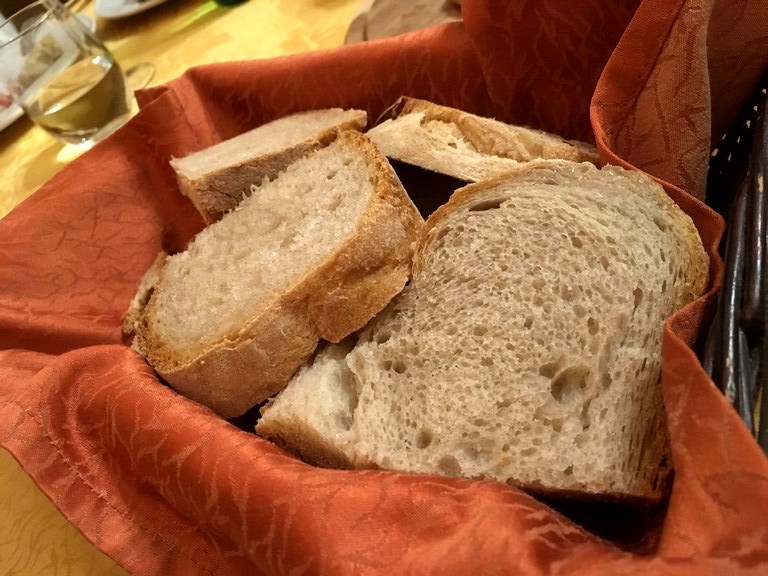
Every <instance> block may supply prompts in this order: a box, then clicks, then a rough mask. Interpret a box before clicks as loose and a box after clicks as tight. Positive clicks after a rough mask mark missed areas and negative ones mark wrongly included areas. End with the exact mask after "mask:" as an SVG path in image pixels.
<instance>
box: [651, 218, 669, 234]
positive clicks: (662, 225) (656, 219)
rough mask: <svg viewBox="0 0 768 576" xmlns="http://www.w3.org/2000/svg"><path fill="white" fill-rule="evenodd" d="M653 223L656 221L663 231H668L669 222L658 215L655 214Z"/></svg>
mask: <svg viewBox="0 0 768 576" xmlns="http://www.w3.org/2000/svg"><path fill="white" fill-rule="evenodd" d="M653 223H654V224H656V226H657V227H658V228H659V230H661V231H662V232H666V231H667V223H666V222H664V221H663V220H662V219H661V218H659V217H658V216H655V217H654V218H653Z"/></svg>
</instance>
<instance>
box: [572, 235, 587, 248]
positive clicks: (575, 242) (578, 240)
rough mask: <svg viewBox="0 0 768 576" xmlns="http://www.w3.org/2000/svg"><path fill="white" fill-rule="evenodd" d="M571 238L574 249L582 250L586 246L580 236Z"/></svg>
mask: <svg viewBox="0 0 768 576" xmlns="http://www.w3.org/2000/svg"><path fill="white" fill-rule="evenodd" d="M570 238H571V244H573V247H574V248H582V247H583V246H584V242H583V241H582V240H581V238H579V237H578V236H571V237H570Z"/></svg>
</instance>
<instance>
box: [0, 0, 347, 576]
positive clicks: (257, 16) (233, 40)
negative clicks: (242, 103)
mask: <svg viewBox="0 0 768 576" xmlns="http://www.w3.org/2000/svg"><path fill="white" fill-rule="evenodd" d="M86 1H87V0H86ZM80 5H81V8H80V9H79V11H80V12H82V13H84V14H87V15H89V16H92V17H95V16H94V11H93V6H92V5H90V4H88V3H86V4H85V5H84V6H83V5H82V4H80ZM360 6H361V2H360V0H250V1H247V2H245V3H242V4H239V5H236V6H233V7H227V8H224V7H220V6H218V5H217V4H215V3H214V2H213V0H168V2H166V3H165V4H162V5H160V6H157V7H155V8H152V9H151V10H148V11H146V12H143V13H141V14H137V15H134V16H131V17H128V18H124V19H120V20H104V19H99V18H96V24H97V28H96V32H97V34H98V35H99V36H100V37H101V38H102V40H104V42H105V43H106V44H107V46H108V47H109V48H110V49H111V50H112V52H113V53H114V54H115V57H116V58H117V60H118V62H120V64H121V65H122V66H123V67H124V68H128V67H130V66H133V65H135V64H138V63H141V62H145V61H150V62H152V63H153V64H154V65H155V68H156V72H155V76H154V78H153V80H152V81H151V85H157V84H162V83H165V82H167V81H169V80H172V79H173V78H175V77H177V76H179V75H180V74H181V73H182V72H184V70H186V69H187V68H189V67H191V66H195V65H198V64H206V63H211V62H222V61H230V60H247V59H255V58H268V57H274V56H280V55H286V54H295V53H299V52H307V51H311V50H318V49H323V48H330V47H334V46H340V45H341V44H342V43H343V42H344V36H345V34H346V31H347V28H348V27H349V24H350V23H351V22H352V20H353V19H354V17H355V16H356V14H357V13H358V11H359V9H360ZM72 157H73V156H72V154H71V147H66V146H64V145H63V144H61V143H59V142H57V141H55V140H54V139H53V138H52V137H51V136H49V135H48V134H46V133H45V132H43V130H41V129H40V128H38V127H36V126H34V125H32V123H31V122H30V121H29V120H28V119H26V117H24V118H21V119H20V120H18V121H17V122H15V123H14V124H12V125H11V126H10V127H8V128H6V129H5V130H3V131H2V132H0V166H2V170H1V171H0V182H1V183H2V184H1V185H0V218H2V217H4V216H5V215H6V214H8V212H10V211H11V210H13V208H14V207H16V206H17V205H18V204H19V203H21V202H22V201H24V200H25V199H26V198H27V197H29V196H30V195H31V194H33V193H34V192H35V190H37V188H38V187H39V186H40V185H41V184H43V183H44V182H46V181H47V180H48V179H49V178H51V177H52V176H53V175H54V174H56V173H57V172H58V171H59V170H61V168H62V167H64V166H65V165H66V164H67V162H68V161H70V160H71V159H72ZM0 574H35V575H46V574H69V575H70V576H77V575H85V574H94V575H114V574H125V572H124V571H123V570H122V569H121V568H120V567H119V566H117V565H116V564H115V563H114V562H112V560H110V559H109V558H108V557H106V556H105V555H104V554H102V553H101V552H100V551H98V550H97V549H96V548H95V547H94V546H92V545H91V544H90V543H89V542H88V541H87V540H86V539H85V538H84V537H83V536H82V535H81V534H80V532H78V531H77V529H76V528H74V527H73V526H72V525H71V524H69V523H68V522H67V520H66V519H65V518H64V517H63V516H62V515H61V514H60V513H59V512H58V510H57V509H56V508H55V507H54V506H53V505H52V504H51V503H50V501H49V500H48V499H47V498H46V497H45V495H44V494H42V493H41V492H40V491H39V490H38V489H37V487H36V486H35V484H34V483H33V482H32V481H31V479H30V478H29V477H28V476H26V474H24V472H23V470H22V469H21V467H20V466H19V465H18V463H17V462H16V461H15V460H14V459H13V457H12V456H11V455H10V454H9V453H8V452H7V451H5V450H3V449H1V448H0Z"/></svg>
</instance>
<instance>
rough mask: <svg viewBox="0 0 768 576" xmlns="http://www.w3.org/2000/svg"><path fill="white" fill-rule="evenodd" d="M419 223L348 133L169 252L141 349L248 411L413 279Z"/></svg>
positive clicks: (388, 174) (204, 394)
mask: <svg viewBox="0 0 768 576" xmlns="http://www.w3.org/2000/svg"><path fill="white" fill-rule="evenodd" d="M422 228H423V220H422V219H421V217H420V216H419V214H418V212H417V211H416V208H415V207H414V206H413V203H412V202H411V201H410V199H409V198H408V197H407V195H406V194H405V192H404V190H403V189H402V186H401V185H400V183H399V181H398V180H397V177H396V176H395V174H394V172H393V171H392V168H391V167H390V166H389V163H388V162H387V160H386V158H384V156H382V155H381V153H380V152H379V151H378V149H377V148H376V147H375V146H374V145H373V144H372V143H371V142H370V140H368V139H367V138H366V137H365V136H363V135H362V134H360V133H357V132H342V133H340V134H339V137H338V138H337V140H336V141H335V142H334V143H332V144H330V145H329V146H328V147H326V148H321V149H319V150H317V151H315V152H313V153H312V154H310V155H309V156H307V157H306V158H302V159H300V160H298V161H297V162H296V163H295V164H292V165H291V166H289V167H288V168H287V169H286V170H285V171H284V172H282V173H281V174H280V175H279V176H278V177H277V179H275V180H273V181H268V182H264V183H262V184H261V185H260V186H258V187H257V186H254V193H253V194H251V195H250V196H249V197H248V198H246V199H245V200H243V202H241V204H240V205H239V206H238V207H237V209H235V210H234V211H232V212H229V213H227V214H226V215H225V216H224V217H223V218H222V219H221V220H219V221H218V222H216V223H214V224H211V225H210V226H208V227H207V228H205V229H204V230H203V231H202V232H200V233H199V234H198V235H197V236H196V237H195V238H194V240H193V241H192V242H191V243H190V245H189V247H188V248H187V250H186V251H185V252H182V253H180V254H176V255H173V256H170V257H168V258H167V260H166V261H165V264H164V266H163V267H162V270H161V271H160V278H159V280H158V281H157V282H156V283H155V287H154V291H153V292H152V295H151V297H150V299H149V302H148V303H147V305H146V307H145V308H144V311H143V313H142V315H141V318H140V319H139V321H138V322H136V323H135V326H134V327H135V332H136V339H135V345H136V348H137V349H138V350H139V351H140V352H141V353H142V354H143V355H144V356H145V357H146V358H147V359H148V360H149V362H150V364H152V366H153V367H154V368H155V370H156V371H157V372H158V373H159V374H160V375H161V376H162V377H163V378H164V379H165V380H166V381H167V382H168V383H169V384H170V385H171V386H173V387H174V388H175V389H176V390H178V391H179V392H181V393H182V394H184V395H186V396H188V397H190V398H192V399H194V400H197V401H198V402H201V403H202V404H205V405H207V406H209V407H211V408H213V409H214V410H215V411H217V412H218V413H219V414H220V415H222V416H224V417H233V416H237V415H240V414H242V413H244V412H245V411H247V410H248V409H249V408H251V407H253V406H254V405H256V404H257V403H259V402H261V401H262V400H264V399H266V398H267V397H269V396H270V395H272V394H275V393H276V392H277V391H278V390H280V389H281V388H282V387H283V386H284V385H285V383H286V382H287V381H288V380H289V378H290V377H291V376H292V375H293V373H294V372H295V371H296V370H297V369H298V367H299V366H300V365H301V364H302V363H303V362H304V361H305V360H306V359H307V358H308V357H309V356H310V354H311V353H312V351H313V350H314V349H315V347H316V346H317V343H318V340H319V339H321V338H323V339H326V340H330V341H334V342H335V341H338V340H341V339H342V338H344V337H345V336H346V335H347V334H349V333H350V332H352V331H354V330H357V329H359V328H360V327H362V326H363V325H364V324H365V323H366V322H367V321H368V320H369V319H370V318H371V317H372V316H374V315H375V314H376V313H377V312H378V311H380V310H381V309H382V308H383V307H384V306H385V305H386V304H387V302H389V300H390V299H391V298H392V297H393V296H394V295H395V294H397V293H398V292H399V291H400V290H401V289H402V288H403V286H404V284H405V282H406V281H407V279H408V277H409V274H410V269H411V262H412V251H413V249H414V245H415V243H416V239H417V237H418V236H419V234H420V232H421V230H422Z"/></svg>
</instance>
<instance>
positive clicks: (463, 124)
mask: <svg viewBox="0 0 768 576" xmlns="http://www.w3.org/2000/svg"><path fill="white" fill-rule="evenodd" d="M368 136H369V138H370V139H371V140H373V141H374V142H375V143H376V145H377V146H378V147H379V148H380V149H381V151H382V152H384V154H385V155H386V156H387V157H389V158H394V159H396V160H400V161H401V162H406V163H408V164H413V165H415V166H420V167H421V168H425V169H427V170H431V171H433V172H438V173H440V174H447V175H448V176H453V177H454V178H458V179H460V180H463V181H464V182H478V181H480V180H483V179H484V178H488V177H490V176H493V175H494V174H498V173H500V172H504V171H506V170H510V169H513V168H516V167H517V166H518V165H519V163H520V162H528V161H531V160H536V159H542V158H543V159H563V160H572V161H574V162H593V163H596V164H597V163H598V162H599V159H598V155H597V151H596V150H595V148H594V147H593V146H591V145H589V144H586V143H584V142H576V141H569V140H564V139H562V138H560V137H559V136H555V135H553V134H549V133H547V132H542V131H541V130H533V129H530V128H524V127H521V126H511V125H509V124H505V123H503V122H499V121H497V120H493V119H491V118H483V117H480V116H476V115H474V114H469V113H467V112H462V111H461V110H457V109H455V108H448V107H446V106H439V105H437V104H433V103H432V102H427V101H426V100H418V99H415V98H407V97H403V98H400V99H399V100H398V101H397V102H396V103H395V104H394V105H393V106H392V107H391V108H390V109H389V110H388V111H387V112H385V113H384V115H383V116H382V118H381V119H379V121H378V123H377V125H376V126H374V127H373V128H371V129H370V130H369V131H368Z"/></svg>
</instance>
